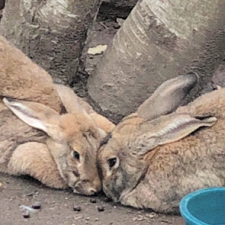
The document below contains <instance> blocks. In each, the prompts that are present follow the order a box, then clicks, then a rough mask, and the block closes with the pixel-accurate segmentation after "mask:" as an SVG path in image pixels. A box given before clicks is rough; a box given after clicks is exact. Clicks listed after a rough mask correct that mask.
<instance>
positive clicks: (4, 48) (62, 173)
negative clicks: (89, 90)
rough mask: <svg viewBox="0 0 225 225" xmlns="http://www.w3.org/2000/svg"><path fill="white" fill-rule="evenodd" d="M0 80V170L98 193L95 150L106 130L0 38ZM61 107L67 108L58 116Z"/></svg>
mask: <svg viewBox="0 0 225 225" xmlns="http://www.w3.org/2000/svg"><path fill="white" fill-rule="evenodd" d="M0 78H1V79H0V172H4V173H9V174H13V175H21V174H27V175H30V176H32V177H34V178H36V179H38V180H39V181H41V182H42V183H44V184H46V185H47V186H50V187H54V188H66V187H68V186H69V187H72V188H73V190H74V192H76V193H79V194H85V195H91V194H94V193H95V192H97V191H99V190H100V189H101V182H100V179H99V176H98V171H97V167H96V151H97V148H98V146H99V144H100V142H101V139H102V138H103V137H104V136H105V135H106V133H105V131H104V130H102V129H101V128H99V127H98V126H97V125H96V123H95V122H94V121H93V120H92V119H91V117H90V116H89V115H88V113H87V112H86V111H85V109H83V108H82V106H80V104H79V103H77V104H75V105H72V104H73V103H74V99H73V98H72V96H67V95H66V93H63V92H62V93H61V94H62V95H64V98H63V101H62V99H60V97H61V95H60V96H59V95H58V92H57V88H56V86H55V84H53V82H52V79H51V77H50V75H49V74H48V73H47V72H46V71H44V70H43V69H42V68H40V67H39V66H38V65H36V64H35V63H33V62H32V61H31V60H30V59H29V58H28V57H26V56H25V55H24V54H23V53H22V52H21V51H20V50H18V49H17V48H15V47H14V46H13V45H11V44H10V43H8V42H7V41H6V40H5V39H4V38H3V37H1V36H0ZM67 89H69V88H67ZM70 90H71V89H70ZM71 91H72V90H71ZM5 97H6V98H5ZM9 97H10V98H13V99H16V100H12V99H10V98H9ZM3 98H4V101H5V103H6V105H7V106H8V107H6V105H5V104H4V103H3V101H2V99H3ZM22 100H24V101H22ZM70 101H72V102H71V106H70V107H68V102H70ZM15 104H19V106H18V107H14V105H15ZM62 105H64V107H65V108H66V109H67V107H68V110H67V113H66V114H63V115H60V112H61V110H62ZM70 108H73V109H76V110H75V111H70ZM78 109H80V110H78ZM14 113H15V114H16V115H14ZM21 116H22V117H21ZM18 117H19V118H20V119H19V118H18ZM35 121H38V122H35ZM106 122H107V119H106ZM36 123H37V124H38V125H37V124H36ZM36 125H37V126H36ZM33 127H34V128H33ZM36 128H37V129H36ZM103 128H104V127H103ZM107 129H108V128H107ZM75 151H76V152H77V153H78V154H79V156H80V159H79V160H77V159H76V158H74V155H73V154H74V152H75Z"/></svg>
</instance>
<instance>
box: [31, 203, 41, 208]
mask: <svg viewBox="0 0 225 225" xmlns="http://www.w3.org/2000/svg"><path fill="white" fill-rule="evenodd" d="M31 207H32V208H33V209H40V208H41V203H40V202H35V203H34V204H33V205H32V206H31Z"/></svg>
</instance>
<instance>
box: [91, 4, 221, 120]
mask: <svg viewBox="0 0 225 225" xmlns="http://www.w3.org/2000/svg"><path fill="white" fill-rule="evenodd" d="M224 11H225V1H223V0H215V1H202V0H189V1H186V0H174V1H155V0H140V1H139V2H138V3H137V5H136V6H135V7H134V9H133V11H132V12H131V14H130V15H129V17H128V18H127V20H126V21H125V22H124V23H123V26H122V27H121V29H120V30H119V31H118V32H117V34H116V35H115V37H114V39H113V40H112V42H111V44H110V45H109V46H108V49H107V50H106V52H105V54H104V56H103V59H102V60H101V62H100V63H99V64H98V65H97V68H96V70H95V72H94V74H93V76H90V77H89V81H88V89H89V95H90V98H91V99H92V100H93V103H94V104H95V106H96V107H95V108H98V110H99V111H102V113H103V114H105V115H108V116H109V117H110V118H111V119H113V120H114V121H115V122H116V121H118V120H119V119H121V117H123V116H125V115H127V114H129V113H131V112H133V111H134V110H135V109H136V108H137V107H138V106H139V105H140V104H141V103H142V102H143V101H144V100H145V99H146V98H147V97H148V96H150V95H151V93H153V91H154V90H155V89H156V87H157V86H158V85H159V84H161V83H162V82H163V81H165V80H167V79H169V78H172V77H175V76H177V75H179V74H184V73H186V72H189V71H195V72H197V73H198V74H199V75H200V84H201V86H202V85H204V84H205V83H207V81H208V80H209V78H210V76H211V74H212V73H213V70H214V68H215V67H216V65H217V64H219V61H220V60H221V59H222V57H223V55H224V44H225V38H224V34H225V29H224V22H225V14H224Z"/></svg>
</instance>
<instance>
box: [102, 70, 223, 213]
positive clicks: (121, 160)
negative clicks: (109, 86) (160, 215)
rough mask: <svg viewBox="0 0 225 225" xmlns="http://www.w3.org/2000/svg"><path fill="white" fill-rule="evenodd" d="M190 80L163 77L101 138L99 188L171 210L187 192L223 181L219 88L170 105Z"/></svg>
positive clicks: (123, 198) (137, 203)
mask: <svg viewBox="0 0 225 225" xmlns="http://www.w3.org/2000/svg"><path fill="white" fill-rule="evenodd" d="M196 81H197V77H196V76H195V75H194V74H189V75H184V76H178V77H176V78H174V79H171V80H169V81H166V82H165V83H163V84H162V85H161V86H160V87H159V88H158V89H157V90H156V91H155V93H154V94H153V95H152V96H151V97H150V98H149V99H148V100H147V101H146V102H144V103H143V104H142V105H141V106H140V107H139V109H138V110H137V113H134V114H132V115H130V116H128V117H126V118H125V119H124V120H123V121H122V122H121V123H120V124H118V125H117V126H116V128H115V129H114V131H113V132H112V135H111V137H110V136H108V137H107V139H106V140H105V141H104V142H103V143H102V144H103V146H102V147H101V148H100V149H99V152H98V165H99V168H100V171H101V177H102V182H103V191H104V192H105V193H106V195H107V196H109V197H110V198H112V199H113V200H114V201H115V202H121V203H122V204H124V205H129V206H133V207H136V208H144V209H150V208H151V209H153V210H154V211H158V212H164V213H168V212H169V213H171V212H172V213H174V212H177V211H178V205H179V201H180V200H181V198H182V197H183V196H184V195H186V194H187V193H189V192H192V191H194V190H196V189H200V188H206V187H212V186H224V185H225V163H224V160H225V140H224V137H225V89H224V88H223V89H219V90H215V91H213V92H211V93H208V94H205V95H203V96H201V97H199V98H197V99H196V100H195V101H194V102H192V103H190V104H188V105H187V106H184V107H180V108H178V109H177V110H176V108H177V107H178V106H179V104H181V101H182V99H183V98H184V97H185V95H186V94H187V93H188V92H189V90H190V89H191V88H192V87H193V86H194V84H195V83H196Z"/></svg>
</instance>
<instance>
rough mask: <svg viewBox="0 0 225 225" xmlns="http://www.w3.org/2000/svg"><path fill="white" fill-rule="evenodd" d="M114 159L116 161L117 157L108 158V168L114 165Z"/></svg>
mask: <svg viewBox="0 0 225 225" xmlns="http://www.w3.org/2000/svg"><path fill="white" fill-rule="evenodd" d="M116 161H117V158H111V159H108V165H109V168H110V169H111V168H112V167H114V166H115V164H116Z"/></svg>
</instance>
